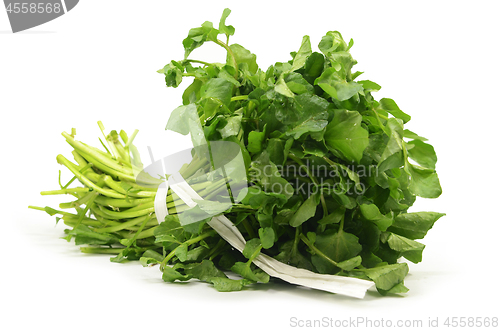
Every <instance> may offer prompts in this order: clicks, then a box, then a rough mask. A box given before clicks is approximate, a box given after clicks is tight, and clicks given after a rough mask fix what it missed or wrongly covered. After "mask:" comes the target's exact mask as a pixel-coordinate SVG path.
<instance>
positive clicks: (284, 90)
mask: <svg viewBox="0 0 500 331" xmlns="http://www.w3.org/2000/svg"><path fill="white" fill-rule="evenodd" d="M274 90H275V91H276V92H277V93H279V94H282V95H284V96H286V97H289V98H294V97H295V94H293V92H292V91H291V90H290V88H288V85H286V83H285V80H284V78H283V75H281V76H280V77H279V78H278V81H277V82H276V85H275V86H274Z"/></svg>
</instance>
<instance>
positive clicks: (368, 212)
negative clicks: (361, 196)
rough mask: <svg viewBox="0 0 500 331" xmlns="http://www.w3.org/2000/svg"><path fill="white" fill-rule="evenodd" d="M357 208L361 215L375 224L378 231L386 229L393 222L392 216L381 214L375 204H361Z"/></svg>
mask: <svg viewBox="0 0 500 331" xmlns="http://www.w3.org/2000/svg"><path fill="white" fill-rule="evenodd" d="M359 208H360V210H361V214H363V217H365V218H366V219H367V220H369V221H372V222H373V223H374V224H375V225H377V227H378V228H379V230H380V231H385V230H387V228H388V227H390V226H391V225H392V223H393V219H392V217H390V216H387V215H383V214H382V213H381V212H380V210H379V209H378V207H377V206H376V205H375V204H370V205H366V204H363V205H360V206H359Z"/></svg>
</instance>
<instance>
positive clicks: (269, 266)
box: [155, 172, 375, 299]
mask: <svg viewBox="0 0 500 331" xmlns="http://www.w3.org/2000/svg"><path fill="white" fill-rule="evenodd" d="M168 184H169V185H170V188H171V189H172V191H174V192H175V193H176V194H177V195H178V196H179V198H180V199H182V200H183V201H184V203H186V205H188V206H189V207H194V206H196V202H195V201H194V200H202V198H201V197H200V196H199V195H198V193H196V191H194V190H193V188H192V187H191V186H189V184H187V183H186V181H185V180H184V178H182V176H181V174H179V173H178V172H177V173H175V174H173V175H171V176H170V178H169V181H168ZM167 187H168V186H167ZM165 197H166V195H165ZM163 201H165V199H163ZM156 204H157V203H156V198H155V210H156ZM163 205H165V203H163ZM165 208H166V206H165ZM157 215H158V213H157ZM207 224H208V225H210V226H211V227H212V228H213V229H214V230H215V231H217V233H218V234H219V235H220V236H221V237H222V238H223V239H224V240H226V241H227V242H228V243H229V244H230V245H231V246H233V247H234V248H236V249H237V250H239V251H240V252H242V251H243V249H244V248H245V244H246V241H245V238H244V237H243V235H242V234H241V232H240V231H239V230H238V228H237V227H236V226H235V225H234V224H233V222H231V221H230V220H229V219H228V218H227V217H226V216H224V215H218V216H215V217H212V219H211V220H210V221H209V222H208V223H207ZM253 263H254V264H255V265H256V266H258V267H259V268H260V269H262V270H263V271H264V272H265V273H267V274H268V275H269V276H271V277H276V278H280V279H282V280H284V281H286V282H288V283H291V284H295V285H301V286H305V287H309V288H314V289H318V290H323V291H327V292H331V293H337V294H342V295H346V296H350V297H354V298H359V299H362V298H363V297H364V296H365V293H366V291H367V290H368V289H369V288H371V287H372V286H374V285H375V283H373V282H372V281H368V280H364V279H358V278H352V277H344V276H336V275H325V274H317V273H314V272H312V271H310V270H306V269H301V268H296V267H293V266H290V265H287V264H284V263H282V262H280V261H278V260H276V259H273V258H272V257H270V256H268V255H266V254H264V253H260V254H259V255H258V256H257V257H256V258H255V259H254V260H253Z"/></svg>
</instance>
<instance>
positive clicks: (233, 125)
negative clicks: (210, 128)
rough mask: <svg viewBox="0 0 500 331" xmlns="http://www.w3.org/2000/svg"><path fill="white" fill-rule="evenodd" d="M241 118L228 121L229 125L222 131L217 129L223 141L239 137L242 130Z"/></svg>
mask: <svg viewBox="0 0 500 331" xmlns="http://www.w3.org/2000/svg"><path fill="white" fill-rule="evenodd" d="M241 118H242V116H241V115H237V116H231V117H229V118H228V119H227V123H226V125H225V126H224V127H223V128H222V129H217V131H219V133H220V134H221V136H222V139H226V138H227V137H230V136H236V135H238V133H239V132H240V129H241Z"/></svg>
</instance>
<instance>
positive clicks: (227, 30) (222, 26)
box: [219, 8, 234, 36]
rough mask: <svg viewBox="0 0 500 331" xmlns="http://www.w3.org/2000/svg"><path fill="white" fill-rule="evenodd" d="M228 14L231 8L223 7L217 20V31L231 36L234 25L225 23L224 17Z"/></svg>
mask: <svg viewBox="0 0 500 331" xmlns="http://www.w3.org/2000/svg"><path fill="white" fill-rule="evenodd" d="M229 14H231V10H230V9H229V8H225V9H224V11H223V12H222V17H221V19H220V22H219V32H220V33H224V34H226V35H227V36H232V35H234V27H233V26H232V25H226V19H227V17H228V16H229Z"/></svg>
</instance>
